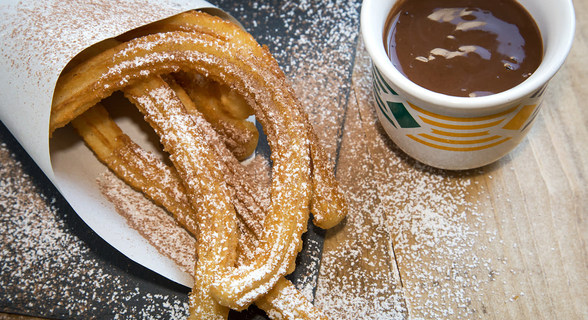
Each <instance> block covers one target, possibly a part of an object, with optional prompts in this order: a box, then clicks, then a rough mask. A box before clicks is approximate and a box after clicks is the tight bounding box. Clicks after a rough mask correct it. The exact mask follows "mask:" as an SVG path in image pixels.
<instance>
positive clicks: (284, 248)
mask: <svg viewBox="0 0 588 320" xmlns="http://www.w3.org/2000/svg"><path fill="white" fill-rule="evenodd" d="M180 17H181V18H182V19H187V20H188V21H189V23H188V24H189V25H190V28H185V26H182V25H180V26H178V25H177V24H176V25H174V24H173V23H168V24H165V23H164V24H163V25H160V26H158V25H157V24H154V25H151V26H149V27H148V28H154V29H157V30H158V31H157V32H155V33H153V34H148V35H145V36H141V37H138V38H133V39H130V40H128V41H126V42H123V43H121V44H120V45H117V46H115V47H113V48H110V49H107V50H105V51H103V52H102V53H100V54H98V55H96V56H94V57H92V58H89V59H87V60H85V61H84V62H82V63H80V64H79V65H78V66H76V67H74V68H73V69H71V70H70V71H68V72H67V73H65V74H63V75H62V76H61V77H60V79H59V80H58V83H57V86H56V89H55V94H54V100H53V105H52V110H51V119H50V131H51V132H53V130H55V129H56V128H59V127H61V126H64V125H66V124H67V123H69V122H70V121H71V120H72V119H75V118H77V117H79V116H80V115H82V114H83V113H84V112H86V111H87V110H88V109H89V108H91V107H92V106H94V105H96V104H97V103H98V102H100V101H101V100H102V99H103V98H106V97H108V96H109V95H111V94H112V93H113V92H114V91H117V90H122V91H123V92H124V93H125V96H126V97H127V98H129V100H131V101H132V102H133V103H134V104H135V105H136V106H137V107H138V108H139V109H140V110H141V112H142V113H143V114H144V115H145V118H146V120H147V121H148V122H149V123H150V124H151V126H152V127H153V128H154V130H155V131H156V133H157V134H158V135H159V136H160V139H161V142H162V144H163V146H164V149H165V150H166V151H167V152H169V153H170V159H171V161H172V162H173V164H174V166H175V169H176V171H177V176H178V177H179V178H180V179H181V181H182V182H183V186H184V189H185V193H186V194H187V196H188V198H189V199H190V204H191V206H192V208H193V210H192V211H191V212H187V213H186V214H187V215H188V216H191V217H192V220H193V221H195V223H196V225H197V231H198V232H197V237H198V262H197V263H196V267H195V286H194V290H193V292H192V294H191V307H192V309H191V313H192V316H193V317H200V318H211V319H214V318H218V319H221V318H223V317H226V314H227V312H228V309H227V308H226V307H224V306H228V307H230V308H233V309H236V310H242V309H244V308H246V307H247V306H248V305H249V304H251V303H253V302H254V301H256V300H258V299H260V298H261V299H265V300H258V301H261V302H260V303H262V304H263V303H264V302H263V301H265V302H267V303H269V304H271V303H272V301H280V300H279V299H278V298H276V297H275V295H272V294H270V295H269V296H266V298H262V297H263V296H264V295H266V294H268V292H275V291H276V290H277V291H278V292H281V289H280V288H286V289H287V288H290V287H289V286H288V285H285V284H284V283H283V281H285V280H284V279H283V276H284V275H286V274H288V273H290V272H291V271H292V270H293V268H294V263H295V258H296V255H297V254H298V252H299V251H300V249H301V246H302V241H301V235H302V234H303V233H304V232H305V231H306V223H307V220H308V217H309V209H310V208H311V207H312V210H313V214H314V217H315V220H314V222H315V224H317V225H318V226H320V227H325V228H326V227H331V226H333V225H335V224H337V223H338V222H339V221H340V220H341V219H342V218H343V217H344V215H345V213H346V210H347V207H346V202H345V200H344V198H343V196H342V193H341V192H340V190H339V189H338V186H337V183H336V181H335V179H334V175H333V173H332V170H331V168H330V166H329V162H328V160H327V157H326V155H325V153H324V151H323V150H322V148H321V147H320V145H319V143H318V138H317V136H316V134H315V133H314V131H313V130H312V127H311V125H310V123H309V121H308V118H307V116H306V114H305V113H304V111H303V108H302V106H301V104H300V103H299V101H298V100H297V98H296V97H295V95H294V93H293V90H292V89H291V87H290V86H289V84H288V82H287V80H286V78H285V76H284V74H283V73H282V72H281V70H280V69H279V67H278V65H277V62H276V61H275V60H274V59H273V57H272V56H271V54H270V53H269V50H268V49H267V48H266V47H261V46H259V44H257V43H256V42H255V40H253V38H252V37H251V36H250V35H249V34H248V33H246V32H245V31H243V30H241V29H239V28H238V27H237V26H235V25H234V24H232V23H229V22H226V21H223V20H221V19H219V18H216V17H212V16H209V15H206V14H203V13H189V14H186V15H180ZM165 28H168V29H167V30H168V32H161V31H162V29H165ZM180 71H181V72H185V73H187V74H190V75H201V77H205V78H206V79H207V81H213V82H210V83H214V84H215V85H216V84H217V83H218V85H219V86H220V88H221V89H220V90H221V92H220V94H217V95H215V96H214V97H213V98H211V99H212V100H213V101H218V99H221V105H225V104H224V103H222V99H223V97H224V99H225V100H232V102H228V103H227V104H229V103H234V104H233V105H232V109H231V107H227V106H226V105H225V106H224V109H223V110H222V111H224V112H226V113H227V114H232V116H234V117H243V114H247V112H249V111H247V110H245V107H243V106H244V105H248V106H249V107H251V108H252V110H254V113H255V117H256V119H257V120H258V121H259V122H260V123H261V124H262V125H263V127H264V131H265V133H266V134H267V137H268V142H269V145H270V148H271V151H272V154H271V160H272V161H273V166H272V186H271V205H270V207H269V208H267V213H266V214H263V213H258V212H255V210H250V209H249V208H255V206H252V207H251V206H248V205H247V204H248V203H254V202H255V197H253V196H252V194H251V191H250V189H248V187H247V185H246V184H243V183H242V181H241V180H240V179H231V178H228V179H227V178H226V176H225V172H230V175H233V176H234V175H235V174H239V165H238V163H237V160H236V159H235V158H234V157H233V154H231V153H230V152H229V151H226V149H224V148H220V147H219V143H217V142H216V141H217V140H218V139H221V138H219V136H213V135H210V134H209V133H206V132H204V131H203V130H204V129H203V128H204V127H205V126H203V125H202V123H203V122H206V121H205V120H204V118H203V116H202V114H196V115H194V113H193V110H196V111H198V106H197V103H194V102H195V100H196V102H198V99H195V98H194V97H195V95H194V94H192V95H190V94H187V93H185V92H182V90H179V89H178V88H180V86H179V85H178V84H177V83H175V82H174V80H173V79H171V78H166V81H167V83H166V81H164V80H163V79H161V77H160V75H164V74H169V73H172V74H176V76H177V75H178V72H180ZM170 86H171V87H177V88H174V89H172V88H170ZM222 90H225V91H224V93H223V91H222ZM231 95H233V96H231ZM190 96H192V99H190ZM243 101H245V102H246V103H243ZM203 104H204V103H203ZM220 109H221V107H220V106H218V108H216V109H215V110H214V112H217V111H218V110H220ZM187 110H188V111H187ZM190 113H192V114H190ZM205 113H207V112H205ZM239 114H241V115H239ZM206 128H209V127H206ZM121 134H122V133H121ZM227 135H228V134H225V136H227ZM116 136H117V137H118V136H119V135H118V133H117V134H116ZM123 137H124V136H123ZM206 137H208V138H206ZM210 137H214V138H210ZM215 139H216V140H215ZM120 141H123V142H124V139H123V138H121V139H120ZM111 149H112V148H110V149H108V148H107V149H106V151H112V150H111ZM114 149H116V146H115V147H114ZM249 149H250V147H249ZM97 154H98V152H97ZM219 159H222V160H221V161H219ZM228 159H233V160H228ZM105 162H106V161H105ZM122 162H124V163H129V162H130V159H128V158H123V160H122ZM235 163H237V164H235ZM113 170H114V169H113ZM115 171H116V170H115ZM230 175H229V176H230ZM142 178H145V177H144V176H143V177H142ZM140 180H141V179H139V182H135V183H137V184H138V185H140ZM139 189H141V188H140V187H139ZM176 189H177V188H176ZM141 190H143V189H141ZM143 192H145V193H147V192H148V191H146V190H143ZM167 192H169V190H168V191H166V192H164V193H166V194H167ZM151 197H152V198H153V199H154V200H155V201H161V202H162V204H163V201H166V197H162V199H159V200H158V198H157V197H155V196H151ZM235 197H237V198H238V199H240V200H239V201H232V200H231V199H232V198H235ZM167 201H169V202H173V201H170V200H169V199H167ZM172 204H173V203H172ZM172 204H170V207H171V205H172ZM240 204H241V205H243V206H244V208H240V207H239V205H240ZM186 211H189V210H186ZM194 211H195V213H196V214H194ZM235 211H238V212H239V213H240V215H239V216H241V217H246V216H247V214H249V215H250V216H249V218H248V220H250V223H246V222H245V223H239V220H238V219H237V215H236V212H235ZM260 215H264V216H265V217H264V219H263V224H262V225H261V223H260V221H261V220H260V219H259V216H260ZM245 220H247V219H245ZM254 222H257V223H254ZM187 223H188V222H187V221H185V222H184V223H183V224H184V225H186V224H187ZM240 224H241V225H245V226H246V227H247V228H242V231H244V232H243V233H247V232H249V231H250V232H251V233H252V234H257V238H256V239H255V241H252V242H250V243H249V244H247V245H246V246H245V247H247V248H251V247H252V246H255V245H257V246H256V248H255V254H245V253H244V254H243V255H244V256H245V258H243V260H242V261H243V263H241V264H240V265H239V266H237V267H236V266H235V263H236V261H237V247H238V240H237V239H238V234H239V233H238V231H237V229H238V226H239V225H240ZM247 239H252V237H251V236H246V237H245V240H243V241H242V242H247ZM241 251H243V250H241ZM272 289H273V290H272ZM286 289H284V290H286ZM288 290H289V289H288ZM267 297H269V299H268V298H267Z"/></svg>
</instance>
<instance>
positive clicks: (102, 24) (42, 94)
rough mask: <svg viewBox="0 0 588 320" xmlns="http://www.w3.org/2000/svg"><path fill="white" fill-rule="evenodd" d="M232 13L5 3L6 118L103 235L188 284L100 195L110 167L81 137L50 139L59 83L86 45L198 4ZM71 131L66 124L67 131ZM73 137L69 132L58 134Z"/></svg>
mask: <svg viewBox="0 0 588 320" xmlns="http://www.w3.org/2000/svg"><path fill="white" fill-rule="evenodd" d="M204 8H207V11H208V12H211V11H212V12H211V13H213V14H216V15H219V16H222V17H224V18H229V19H232V18H230V17H229V16H228V15H227V14H226V13H224V12H222V11H221V10H220V9H216V8H214V6H212V5H211V4H210V3H208V2H206V1H202V0H192V1H180V0H177V1H174V0H149V1H147V0H133V1H120V2H119V1H117V2H114V1H113V2H109V1H102V0H82V1H59V0H56V1H48V0H45V1H39V0H8V1H3V4H1V5H0V13H1V16H2V17H3V18H2V21H0V43H2V49H1V51H0V92H1V93H0V94H1V99H0V119H1V120H2V122H3V123H4V125H6V127H7V128H8V129H9V130H10V132H11V133H12V134H13V135H14V136H15V137H16V139H17V140H18V141H19V142H20V144H21V145H22V146H23V147H24V149H25V150H26V151H27V152H28V153H29V155H30V156H31V157H32V158H33V160H35V162H36V163H37V164H38V165H39V167H40V168H41V169H42V170H43V172H44V173H45V174H46V175H47V177H48V178H49V179H50V180H51V181H52V182H53V184H54V185H55V186H56V187H57V188H58V189H59V191H60V192H61V193H62V195H63V196H64V197H65V199H66V200H67V201H68V202H69V203H70V204H71V206H72V207H73V208H74V210H75V211H76V212H77V213H78V215H79V216H80V217H81V218H82V219H83V220H84V221H85V222H86V223H87V224H88V225H89V226H90V227H91V228H92V229H93V230H94V231H95V232H96V233H97V234H98V235H100V236H101V237H102V238H103V239H104V240H106V241H107V242H108V243H109V244H111V245H112V246H113V247H115V248H116V249H117V250H119V251H120V252H122V253H123V254H124V255H126V256H127V257H129V258H130V259H132V260H134V261H135V262H137V263H139V264H141V265H143V266H145V267H147V268H149V269H151V270H153V271H155V272H157V273H159V274H161V275H163V276H165V277H167V278H169V279H171V280H173V281H175V282H178V283H181V284H183V285H186V286H191V285H192V279H191V277H190V276H189V275H188V274H186V273H185V272H182V271H181V270H180V269H179V268H178V267H177V266H176V265H175V264H174V263H173V262H172V261H171V260H169V259H167V258H165V257H164V256H162V255H160V254H159V253H158V252H157V251H156V249H155V248H153V247H152V246H151V245H150V244H149V243H148V242H147V241H146V240H145V239H144V238H143V237H141V236H140V235H139V233H138V232H136V231H135V230H133V229H131V228H130V227H129V226H128V225H127V224H126V223H125V220H124V218H122V217H121V216H120V215H118V213H116V211H115V209H114V206H113V205H112V204H111V203H110V202H108V201H107V200H106V199H105V198H104V197H103V196H102V194H101V193H100V191H99V186H98V183H97V182H96V179H97V178H98V176H99V175H100V174H101V173H103V172H104V171H105V170H106V169H105V167H104V166H103V165H102V164H101V163H99V162H98V160H96V158H95V156H94V155H93V154H92V152H91V151H89V150H88V148H87V147H86V146H85V145H84V144H83V142H81V140H73V142H72V140H67V139H65V138H64V139H61V138H60V139H52V140H53V141H51V146H50V140H49V118H50V111H51V101H52V98H53V91H54V88H55V84H56V82H57V79H58V77H59V75H60V74H61V71H62V70H63V68H64V67H65V66H66V65H67V63H68V62H69V61H70V60H71V59H72V58H73V57H75V56H76V55H77V54H78V53H80V52H81V51H83V50H84V49H86V48H88V47H90V46H92V45H93V44H96V43H98V42H100V41H103V40H105V39H109V38H113V37H116V36H118V35H120V34H122V33H125V32H127V31H129V30H132V29H135V28H137V27H140V26H143V25H145V24H148V23H151V22H155V21H158V20H161V19H165V18H168V17H170V16H173V15H176V14H178V13H181V12H184V11H188V10H191V9H204ZM60 130H67V129H60ZM56 135H60V136H63V137H67V132H63V133H61V134H60V133H58V132H56Z"/></svg>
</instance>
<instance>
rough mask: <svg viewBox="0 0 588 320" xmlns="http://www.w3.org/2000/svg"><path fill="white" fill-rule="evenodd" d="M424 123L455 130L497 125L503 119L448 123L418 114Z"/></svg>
mask: <svg viewBox="0 0 588 320" xmlns="http://www.w3.org/2000/svg"><path fill="white" fill-rule="evenodd" d="M419 118H421V120H423V122H424V123H426V124H430V125H432V126H436V127H441V128H445V129H455V130H475V129H485V128H490V127H494V126H497V125H499V124H500V123H501V122H502V121H504V119H500V120H497V121H492V122H488V123H481V124H449V123H443V122H437V121H433V120H431V119H428V118H425V117H423V116H419Z"/></svg>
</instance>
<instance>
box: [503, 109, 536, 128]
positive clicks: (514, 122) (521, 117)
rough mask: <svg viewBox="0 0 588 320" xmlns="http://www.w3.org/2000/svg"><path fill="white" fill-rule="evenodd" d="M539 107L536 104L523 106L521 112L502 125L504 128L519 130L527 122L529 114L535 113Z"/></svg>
mask: <svg viewBox="0 0 588 320" xmlns="http://www.w3.org/2000/svg"><path fill="white" fill-rule="evenodd" d="M535 107H537V105H536V104H532V105H527V106H524V107H522V108H521V110H519V112H518V113H517V114H516V115H515V116H514V117H513V118H512V119H510V121H509V122H508V123H507V124H505V125H504V127H502V129H506V130H519V129H521V127H522V126H523V124H525V122H527V119H529V116H530V115H531V114H533V111H534V110H535Z"/></svg>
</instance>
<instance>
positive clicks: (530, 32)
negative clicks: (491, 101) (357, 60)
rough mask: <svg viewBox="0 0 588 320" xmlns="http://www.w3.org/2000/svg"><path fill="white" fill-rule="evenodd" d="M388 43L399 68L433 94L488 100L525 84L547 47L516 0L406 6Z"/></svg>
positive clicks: (393, 22)
mask: <svg viewBox="0 0 588 320" xmlns="http://www.w3.org/2000/svg"><path fill="white" fill-rule="evenodd" d="M384 43H385V45H386V49H387V51H388V56H389V57H390V60H391V61H392V63H393V64H394V65H395V67H396V68H397V69H398V70H399V71H400V72H402V73H403V74H404V75H405V76H406V77H407V78H408V79H410V80H411V81H413V82H414V83H416V84H418V85H420V86H422V87H424V88H427V89H429V90H432V91H435V92H439V93H443V94H447V95H452V96H463V97H468V96H469V97H476V96H485V95H490V94H495V93H499V92H502V91H505V90H508V89H510V88H512V87H515V86H516V85H518V84H520V83H521V82H523V81H524V80H525V79H526V78H528V77H529V76H530V75H531V74H532V73H533V72H534V71H535V70H536V69H537V67H538V66H539V64H540V63H541V60H542V57H543V42H542V39H541V34H540V33H539V28H538V27H537V25H536V23H535V21H534V20H533V18H532V17H531V15H530V14H529V13H528V12H527V11H526V10H525V8H523V7H522V6H521V5H520V4H519V3H517V2H516V1H515V0H493V1H488V0H405V1H400V3H398V4H397V5H395V6H394V8H393V9H392V11H391V12H390V15H389V17H388V22H387V26H386V31H385V34H384Z"/></svg>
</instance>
